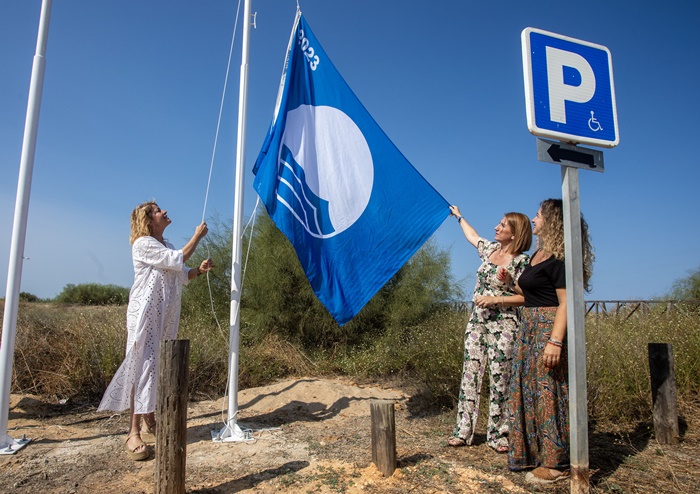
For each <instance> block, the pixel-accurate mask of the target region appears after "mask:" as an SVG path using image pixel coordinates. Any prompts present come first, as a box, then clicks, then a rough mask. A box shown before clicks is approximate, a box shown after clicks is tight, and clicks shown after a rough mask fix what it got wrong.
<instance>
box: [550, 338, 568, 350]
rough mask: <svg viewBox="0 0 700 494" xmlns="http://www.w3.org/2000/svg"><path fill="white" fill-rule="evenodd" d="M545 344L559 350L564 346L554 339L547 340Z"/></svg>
mask: <svg viewBox="0 0 700 494" xmlns="http://www.w3.org/2000/svg"><path fill="white" fill-rule="evenodd" d="M547 343H551V344H552V345H554V346H558V347H559V348H561V347H562V345H563V344H564V343H562V342H561V341H559V340H555V339H554V338H550V339H548V340H547Z"/></svg>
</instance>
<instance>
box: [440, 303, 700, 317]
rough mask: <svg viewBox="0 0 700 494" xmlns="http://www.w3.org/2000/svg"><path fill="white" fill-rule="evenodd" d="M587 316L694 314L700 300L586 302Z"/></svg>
mask: <svg viewBox="0 0 700 494" xmlns="http://www.w3.org/2000/svg"><path fill="white" fill-rule="evenodd" d="M584 303H585V304H586V315H594V316H606V315H614V316H624V317H625V318H628V317H631V316H632V315H634V314H639V315H647V314H649V312H651V311H652V310H660V311H663V312H666V313H669V314H670V313H671V312H673V311H674V310H677V309H679V308H683V309H684V310H690V311H692V312H700V300H586V301H585V302H584ZM473 306H474V302H472V301H466V302H453V303H452V309H453V310H455V311H457V312H471V310H472V307H473Z"/></svg>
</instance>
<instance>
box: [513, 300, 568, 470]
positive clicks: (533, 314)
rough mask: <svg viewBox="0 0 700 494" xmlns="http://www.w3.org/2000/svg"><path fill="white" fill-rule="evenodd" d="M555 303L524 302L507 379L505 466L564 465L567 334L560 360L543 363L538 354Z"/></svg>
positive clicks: (563, 466) (547, 333) (565, 451)
mask: <svg viewBox="0 0 700 494" xmlns="http://www.w3.org/2000/svg"><path fill="white" fill-rule="evenodd" d="M555 314H556V307H526V308H524V309H523V310H522V314H521V318H522V319H521V320H522V322H521V329H520V333H519V334H518V339H517V340H516V342H515V344H516V354H515V359H514V360H513V375H512V378H511V383H510V396H509V403H508V408H509V417H510V435H509V438H508V441H509V448H508V468H510V469H511V470H514V471H518V470H523V469H527V468H534V467H538V466H544V467H547V468H555V469H558V470H562V469H567V468H568V467H569V382H568V379H569V369H568V358H567V347H566V339H564V341H565V342H564V346H563V348H562V352H561V359H560V362H559V365H558V366H556V367H555V368H554V369H547V368H546V367H545V366H544V363H543V362H542V359H541V355H542V354H543V353H544V347H545V345H546V344H547V340H548V339H549V337H550V335H551V332H552V325H553V324H554V315H555Z"/></svg>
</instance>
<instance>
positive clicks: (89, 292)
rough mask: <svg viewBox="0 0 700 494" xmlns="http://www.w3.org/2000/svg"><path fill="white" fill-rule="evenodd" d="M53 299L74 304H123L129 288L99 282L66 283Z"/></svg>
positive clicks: (126, 300) (126, 298)
mask: <svg viewBox="0 0 700 494" xmlns="http://www.w3.org/2000/svg"><path fill="white" fill-rule="evenodd" d="M54 301H55V302H56V303H59V304H75V305H125V304H127V303H128V302H129V289H128V288H124V287H121V286H116V285H101V284H99V283H84V284H81V285H72V284H68V285H66V286H65V287H64V288H63V291H62V292H61V293H59V294H58V295H57V296H56V298H55V299H54Z"/></svg>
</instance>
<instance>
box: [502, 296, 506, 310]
mask: <svg viewBox="0 0 700 494" xmlns="http://www.w3.org/2000/svg"><path fill="white" fill-rule="evenodd" d="M505 301H506V299H505V297H503V296H501V309H502V308H503V304H504V303H505Z"/></svg>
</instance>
